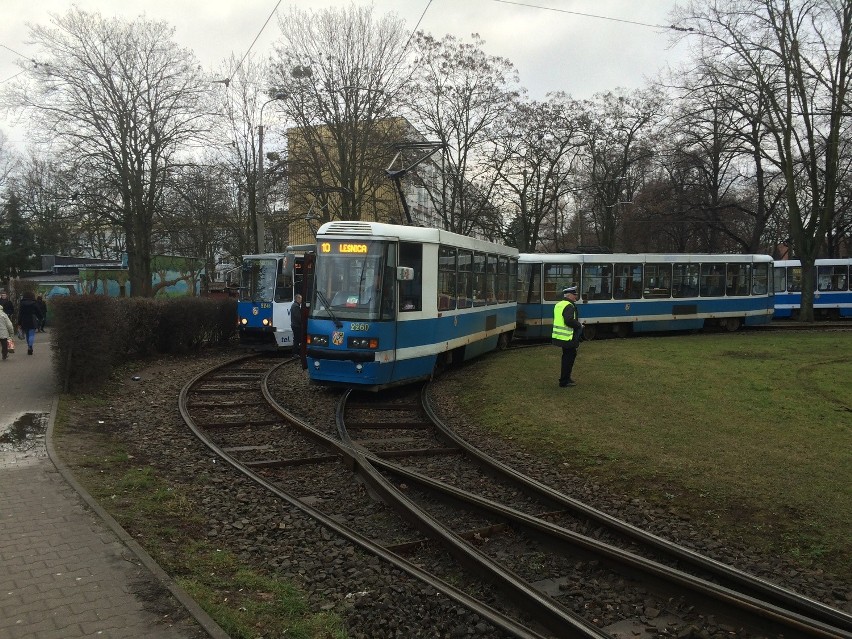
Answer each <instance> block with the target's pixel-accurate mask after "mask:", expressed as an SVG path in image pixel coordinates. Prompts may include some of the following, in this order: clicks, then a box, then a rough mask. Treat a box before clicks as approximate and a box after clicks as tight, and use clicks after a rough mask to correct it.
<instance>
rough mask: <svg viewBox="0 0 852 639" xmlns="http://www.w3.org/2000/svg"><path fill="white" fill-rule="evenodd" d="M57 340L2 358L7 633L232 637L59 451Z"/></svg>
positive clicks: (1, 505)
mask: <svg viewBox="0 0 852 639" xmlns="http://www.w3.org/2000/svg"><path fill="white" fill-rule="evenodd" d="M49 337H50V333H49V332H48V333H38V334H37V336H36V343H35V348H34V354H33V355H27V348H26V343H23V344H22V343H21V341H18V340H16V342H17V350H16V352H15V353H14V354H11V355H9V359H7V360H5V361H0V389H2V392H0V637H2V638H3V639H22V638H25V637H26V638H32V639H69V638H72V637H103V638H109V639H115V638H128V639H130V638H134V639H135V638H141V637H144V638H146V639H147V638H152V639H198V638H201V637H213V638H215V639H227V635H226V634H225V633H224V632H223V631H222V630H221V629H220V628H219V627H218V626H217V625H216V624H215V623H214V622H213V621H212V620H211V619H210V618H209V617H207V615H206V614H205V613H204V612H203V611H202V610H201V609H200V608H199V607H198V606H197V604H195V602H194V601H192V600H191V599H190V598H189V597H188V596H187V595H186V593H184V592H183V591H182V590H181V589H180V588H178V587H177V586H176V584H174V583H173V582H172V581H171V580H170V579H169V578H168V577H167V576H166V575H165V573H163V572H162V570H161V569H160V568H159V566H157V565H156V563H155V562H154V561H153V560H152V559H151V557H150V556H148V555H147V553H145V552H144V550H142V549H141V548H140V547H139V546H138V545H137V544H136V543H135V542H134V541H133V540H132V539H131V538H130V537H129V536H128V535H127V533H125V532H124V531H123V530H122V529H121V528H120V526H118V524H117V523H116V522H115V521H114V520H113V519H112V518H111V517H110V516H109V515H108V514H107V513H106V512H104V511H103V510H102V509H101V508H100V506H99V505H98V504H97V503H96V502H95V501H94V500H93V499H92V498H91V496H90V495H88V493H86V491H85V490H84V489H82V487H80V486H79V485H78V484H77V482H76V481H75V480H74V478H73V476H72V475H71V473H70V471H69V470H68V469H67V467H65V466H64V464H63V463H62V462H61V460H59V459H58V458H57V456H56V455H55V452H54V451H53V444H52V440H51V435H52V426H53V420H54V418H55V413H56V411H55V408H56V403H57V402H56V395H57V393H56V389H55V386H54V381H53V371H52V368H51V351H50V348H49ZM10 439H11V440H12V442H11V443H10V442H9V441H8V440H10ZM169 590H170V591H171V593H172V595H174V596H176V597H177V598H178V600H179V601H180V602H181V604H182V605H183V606H184V607H185V609H186V610H187V611H188V613H189V614H181V615H180V616H181V617H182V618H181V619H174V618H172V617H170V616H168V615H167V614H166V613H167V610H163V609H161V610H157V609H155V604H156V603H157V602H162V601H164V600H167V598H168V597H169V593H168V591H169ZM170 609H172V608H170ZM178 609H180V608H178ZM193 618H194V619H193Z"/></svg>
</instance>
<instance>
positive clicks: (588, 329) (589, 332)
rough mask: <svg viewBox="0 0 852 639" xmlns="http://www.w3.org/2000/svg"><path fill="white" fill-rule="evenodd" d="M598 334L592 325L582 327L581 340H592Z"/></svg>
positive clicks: (596, 328)
mask: <svg viewBox="0 0 852 639" xmlns="http://www.w3.org/2000/svg"><path fill="white" fill-rule="evenodd" d="M597 334H598V327H597V326H594V325H588V324H587V325H586V326H584V327H583V339H587V340H593V339H595V336H596V335H597Z"/></svg>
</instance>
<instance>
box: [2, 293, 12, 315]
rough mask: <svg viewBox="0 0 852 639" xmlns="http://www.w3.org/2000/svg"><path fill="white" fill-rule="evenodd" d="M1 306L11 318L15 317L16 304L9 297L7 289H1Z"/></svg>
mask: <svg viewBox="0 0 852 639" xmlns="http://www.w3.org/2000/svg"><path fill="white" fill-rule="evenodd" d="M0 306H2V307H3V312H4V313H6V315H8V316H9V317H10V318H14V317H15V304H14V303H13V302H12V300H10V299H9V294H8V293H7V292H6V291H0Z"/></svg>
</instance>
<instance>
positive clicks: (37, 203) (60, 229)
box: [11, 155, 81, 255]
mask: <svg viewBox="0 0 852 639" xmlns="http://www.w3.org/2000/svg"><path fill="white" fill-rule="evenodd" d="M69 169H70V167H68V166H63V165H60V164H57V163H56V162H53V161H50V160H46V159H44V158H42V157H38V156H36V155H30V157H29V158H27V160H26V161H24V162H23V163H22V164H21V168H20V171H19V173H18V175H17V177H15V178H14V179H12V180H11V184H12V188H13V189H14V190H15V192H16V194H17V195H18V197H19V198H20V205H19V208H20V213H21V216H22V217H23V218H24V219H25V220H26V221H27V223H28V224H29V227H30V230H31V231H32V233H33V237H34V241H35V244H36V247H37V250H38V252H39V253H40V254H59V255H78V254H79V248H80V246H79V243H78V234H77V230H78V229H79V225H80V213H81V212H80V209H79V197H78V195H77V193H76V192H75V191H74V190H72V189H73V188H74V187H73V184H74V180H75V176H74V173H73V172H71V171H70V170H69Z"/></svg>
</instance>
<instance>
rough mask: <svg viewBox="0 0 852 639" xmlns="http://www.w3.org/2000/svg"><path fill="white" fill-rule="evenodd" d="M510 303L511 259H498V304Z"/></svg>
mask: <svg viewBox="0 0 852 639" xmlns="http://www.w3.org/2000/svg"><path fill="white" fill-rule="evenodd" d="M508 301H509V258H507V257H498V258H497V302H498V303H500V304H503V303H504V302H508Z"/></svg>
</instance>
